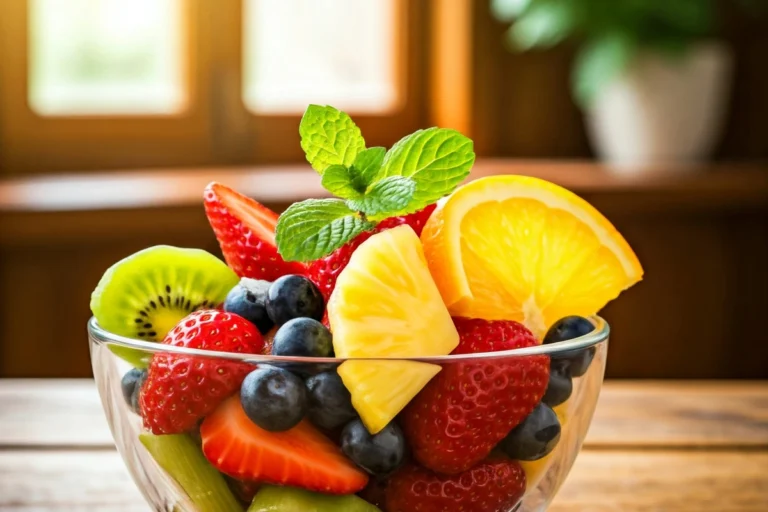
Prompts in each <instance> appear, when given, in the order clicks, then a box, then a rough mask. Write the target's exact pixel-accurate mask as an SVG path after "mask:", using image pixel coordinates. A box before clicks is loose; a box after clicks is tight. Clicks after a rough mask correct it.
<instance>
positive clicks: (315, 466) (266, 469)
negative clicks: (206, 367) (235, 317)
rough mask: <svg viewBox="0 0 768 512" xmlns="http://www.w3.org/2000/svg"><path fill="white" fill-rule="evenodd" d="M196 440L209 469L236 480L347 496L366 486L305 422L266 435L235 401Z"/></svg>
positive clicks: (210, 418)
mask: <svg viewBox="0 0 768 512" xmlns="http://www.w3.org/2000/svg"><path fill="white" fill-rule="evenodd" d="M200 435H201V436H202V438H203V453H204V454H205V456H206V457H207V458H208V460H209V461H210V463H211V464H213V466H214V467H215V468H216V469H218V470H219V471H221V472H222V473H224V474H226V475H229V476H231V477H234V478H237V479H239V480H247V481H258V482H262V483H270V484H278V485H290V486H294V487H301V488H303V489H307V490H310V491H319V492H324V493H329V494H351V493H354V492H357V491H359V490H361V489H362V488H363V487H365V485H366V484H367V483H368V476H367V475H366V474H365V473H364V472H362V471H361V470H360V469H358V468H357V466H355V465H354V464H353V463H352V462H351V461H350V460H349V459H347V458H346V457H345V456H344V454H342V453H341V449H340V448H339V447H337V446H336V445H335V444H333V443H332V442H331V441H330V440H328V439H327V438H326V437H324V436H323V435H322V434H321V433H320V432H319V431H318V430H316V429H315V428H314V427H313V426H312V425H311V424H310V423H309V422H308V421H307V420H303V421H302V422H301V423H299V424H298V425H297V426H295V427H293V428H292V429H290V430H286V431H284V432H269V431H267V430H264V429H262V428H260V427H258V426H257V425H256V424H255V423H253V422H252V421H251V420H250V419H248V416H246V414H245V411H244V410H243V407H242V405H240V397H238V396H233V397H232V398H230V399H229V400H227V401H225V402H224V403H223V404H221V406H219V408H218V409H216V410H215V411H214V412H213V414H211V415H210V416H208V417H207V418H205V420H203V423H202V425H201V426H200Z"/></svg>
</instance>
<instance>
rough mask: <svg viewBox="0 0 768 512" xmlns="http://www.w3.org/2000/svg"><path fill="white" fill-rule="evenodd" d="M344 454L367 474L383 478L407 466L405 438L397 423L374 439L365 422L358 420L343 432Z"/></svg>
mask: <svg viewBox="0 0 768 512" xmlns="http://www.w3.org/2000/svg"><path fill="white" fill-rule="evenodd" d="M341 450H342V451H343V452H344V454H345V455H346V456H347V457H349V458H350V459H352V461H354V463H355V464H357V465H358V466H360V467H361V468H363V469H364V470H366V471H368V472H369V473H372V474H374V475H382V474H386V473H390V472H391V471H394V470H395V469H397V467H398V466H399V465H400V464H401V463H402V462H403V457H405V437H404V436H403V431H402V430H400V427H398V426H397V424H396V423H390V424H389V425H387V426H386V427H384V428H383V429H382V430H381V431H380V432H379V433H378V434H376V435H371V434H370V432H368V429H367V428H365V425H363V422H362V421H360V420H359V419H356V420H352V421H351V422H349V423H348V424H347V426H346V427H344V430H343V431H342V432H341Z"/></svg>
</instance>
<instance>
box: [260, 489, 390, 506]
mask: <svg viewBox="0 0 768 512" xmlns="http://www.w3.org/2000/svg"><path fill="white" fill-rule="evenodd" d="M298 510H301V512H381V510H380V509H379V507H376V506H374V505H371V504H370V503H368V502H367V501H365V500H364V499H362V498H359V497H358V496H355V495H354V494H347V495H344V496H332V495H329V494H320V493H317V492H310V491H305V490H304V489H298V488H295V487H276V486H272V485H267V486H264V487H262V488H261V489H260V490H259V492H258V493H257V494H256V496H254V498H253V502H252V503H251V506H250V507H248V512H296V511H298Z"/></svg>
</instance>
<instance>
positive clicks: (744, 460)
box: [0, 380, 768, 512]
mask: <svg viewBox="0 0 768 512" xmlns="http://www.w3.org/2000/svg"><path fill="white" fill-rule="evenodd" d="M148 509H149V508H148V506H147V505H146V504H145V503H144V501H143V499H142V497H141V495H140V494H139V491H138V490H137V489H136V488H135V487H134V485H133V483H132V482H131V479H130V477H129V476H128V473H127V471H126V470H125V469H124V467H123V464H122V461H121V460H120V457H119V455H118V454H117V452H116V451H115V449H114V447H113V444H112V438H111V436H110V433H109V430H108V429H107V425H106V421H105V419H104V416H103V414H102V411H101V405H100V403H99V399H98V396H97V394H96V389H95V387H94V385H93V382H92V381H89V380H0V510H3V511H19V512H21V511H24V512H30V511H35V512H45V511H86V510H87V511H91V510H97V511H115V512H128V511H130V512H139V511H142V512H145V511H147V510H148ZM766 510H768V382H712V381H706V382H694V381H688V382H675V381H664V382H662V381H612V382H607V383H606V384H605V386H604V389H603V392H602V395H601V397H600V402H599V405H598V407H597V412H596V415H595V419H594V421H593V423H592V427H591V429H590V432H589V435H588V436H587V440H586V442H585V445H584V448H583V450H582V452H581V454H580V455H579V458H578V459H577V461H576V465H575V466H574V468H573V470H572V472H571V474H570V476H569V477H568V480H567V481H566V483H565V485H564V486H563V488H562V489H561V490H560V492H559V493H558V496H557V497H556V499H555V502H554V503H553V505H552V507H551V508H550V511H552V512H582V511H584V512H609V511H610V512H614V511H615V512H635V511H657V512H665V511H675V512H677V511H682V512H706V511H713V512H714V511H717V512H765V511H766Z"/></svg>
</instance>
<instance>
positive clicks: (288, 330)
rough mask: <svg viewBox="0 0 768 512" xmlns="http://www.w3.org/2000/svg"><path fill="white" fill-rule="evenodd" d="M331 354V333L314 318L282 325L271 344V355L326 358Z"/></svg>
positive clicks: (297, 319)
mask: <svg viewBox="0 0 768 512" xmlns="http://www.w3.org/2000/svg"><path fill="white" fill-rule="evenodd" d="M331 353H333V338H332V337H331V331H329V330H328V328H326V327H325V326H324V325H323V324H321V323H320V322H318V321H317V320H315V319H314V318H294V319H293V320H288V321H287V322H286V323H284V324H283V325H282V326H281V327H280V328H279V329H278V330H277V333H276V334H275V339H274V340H273V342H272V355H275V356H305V357H328V356H330V355H331Z"/></svg>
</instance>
